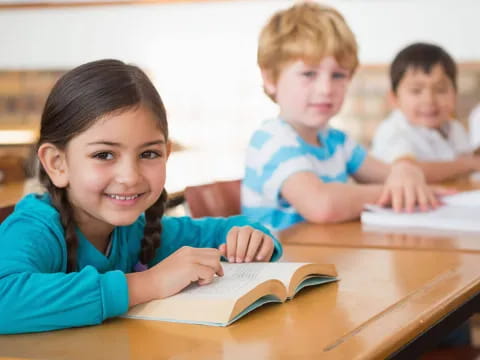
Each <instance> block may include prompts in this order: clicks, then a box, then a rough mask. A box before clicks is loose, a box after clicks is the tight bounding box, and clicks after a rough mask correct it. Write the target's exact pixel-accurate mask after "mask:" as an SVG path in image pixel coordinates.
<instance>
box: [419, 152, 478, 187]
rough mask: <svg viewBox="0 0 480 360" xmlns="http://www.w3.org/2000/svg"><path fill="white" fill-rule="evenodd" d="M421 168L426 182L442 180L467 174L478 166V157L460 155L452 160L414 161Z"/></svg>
mask: <svg viewBox="0 0 480 360" xmlns="http://www.w3.org/2000/svg"><path fill="white" fill-rule="evenodd" d="M416 164H417V165H418V166H419V167H420V168H421V169H422V170H423V172H424V174H425V178H426V180H427V181H428V182H442V181H446V180H451V179H453V178H455V177H458V176H462V175H467V174H469V173H471V172H472V171H475V167H477V168H480V158H474V157H473V156H462V157H459V158H457V159H456V160H454V161H442V162H416Z"/></svg>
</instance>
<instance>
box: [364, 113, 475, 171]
mask: <svg viewBox="0 0 480 360" xmlns="http://www.w3.org/2000/svg"><path fill="white" fill-rule="evenodd" d="M443 130H444V133H445V134H446V137H444V136H442V134H440V132H439V131H438V130H436V129H432V128H428V127H425V126H419V125H413V124H411V123H410V122H408V120H407V119H406V118H405V116H404V115H403V114H402V113H401V112H400V111H399V110H395V111H393V112H392V113H391V114H390V115H389V116H388V117H387V118H386V119H385V120H384V121H383V122H382V124H380V126H379V127H378V129H377V131H376V133H375V136H374V138H373V143H372V155H373V156H375V157H376V158H378V159H381V160H384V161H386V162H392V161H394V160H395V159H398V158H400V157H403V156H413V157H415V158H416V159H418V160H420V161H432V162H433V161H451V160H454V159H455V158H457V157H458V156H459V155H461V154H466V153H470V152H471V151H472V146H471V145H470V139H469V138H468V134H467V132H466V131H465V129H464V127H463V126H462V124H460V122H458V121H457V120H454V119H452V120H450V121H448V122H447V123H446V124H445V125H444V127H443Z"/></svg>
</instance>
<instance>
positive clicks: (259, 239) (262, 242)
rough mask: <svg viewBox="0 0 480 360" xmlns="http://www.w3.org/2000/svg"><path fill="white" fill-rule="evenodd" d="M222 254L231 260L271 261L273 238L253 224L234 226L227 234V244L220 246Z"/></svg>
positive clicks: (239, 261) (238, 261)
mask: <svg viewBox="0 0 480 360" xmlns="http://www.w3.org/2000/svg"><path fill="white" fill-rule="evenodd" d="M219 250H220V253H221V254H222V256H224V257H225V258H227V259H228V261H229V262H231V263H233V262H237V263H241V262H251V261H269V260H270V258H271V257H272V254H273V250H274V245H273V239H272V238H271V237H270V236H268V235H267V234H265V233H264V232H262V231H260V230H257V229H254V228H252V227H251V226H242V227H239V226H234V227H233V228H231V229H230V231H229V232H228V234H227V241H226V243H225V244H222V245H220V246H219Z"/></svg>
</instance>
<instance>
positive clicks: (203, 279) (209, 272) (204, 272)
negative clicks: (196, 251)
mask: <svg viewBox="0 0 480 360" xmlns="http://www.w3.org/2000/svg"><path fill="white" fill-rule="evenodd" d="M194 269H195V270H194V271H195V275H196V277H197V282H198V285H206V284H210V283H211V282H212V281H213V278H214V276H215V271H213V269H212V268H210V267H208V266H203V265H196V266H195V268H194Z"/></svg>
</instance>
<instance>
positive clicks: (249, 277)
mask: <svg viewBox="0 0 480 360" xmlns="http://www.w3.org/2000/svg"><path fill="white" fill-rule="evenodd" d="M302 265H305V263H267V262H260V263H235V264H232V263H226V262H222V267H223V271H224V273H225V275H224V276H222V277H215V279H214V281H213V282H212V283H211V284H209V285H204V286H200V285H197V284H192V285H190V286H189V287H187V288H186V289H185V290H183V291H182V292H181V293H179V294H177V295H175V297H177V298H180V297H190V296H194V297H221V298H232V299H235V298H238V297H240V296H241V295H243V294H245V293H247V292H249V291H250V290H252V289H253V288H255V287H256V286H257V285H258V284H260V283H262V282H264V281H267V280H272V279H276V280H280V281H281V282H282V283H283V284H284V285H285V287H287V288H288V284H289V282H290V278H291V276H292V274H293V273H294V272H295V270H297V269H298V268H299V267H301V266H302Z"/></svg>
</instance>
